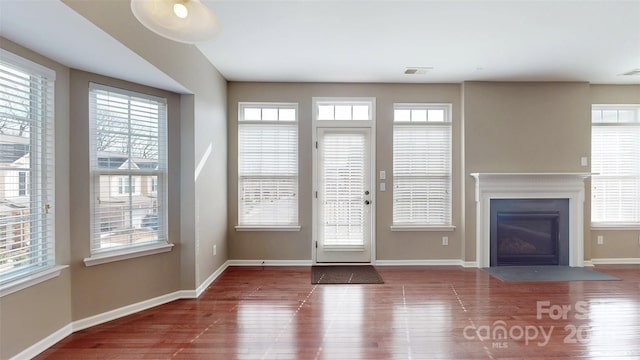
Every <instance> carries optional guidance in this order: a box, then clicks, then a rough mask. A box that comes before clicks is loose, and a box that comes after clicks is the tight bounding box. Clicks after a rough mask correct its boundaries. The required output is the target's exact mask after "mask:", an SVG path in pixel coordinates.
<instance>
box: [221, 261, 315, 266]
mask: <svg viewBox="0 0 640 360" xmlns="http://www.w3.org/2000/svg"><path fill="white" fill-rule="evenodd" d="M227 263H229V266H311V260H229V261H227Z"/></svg>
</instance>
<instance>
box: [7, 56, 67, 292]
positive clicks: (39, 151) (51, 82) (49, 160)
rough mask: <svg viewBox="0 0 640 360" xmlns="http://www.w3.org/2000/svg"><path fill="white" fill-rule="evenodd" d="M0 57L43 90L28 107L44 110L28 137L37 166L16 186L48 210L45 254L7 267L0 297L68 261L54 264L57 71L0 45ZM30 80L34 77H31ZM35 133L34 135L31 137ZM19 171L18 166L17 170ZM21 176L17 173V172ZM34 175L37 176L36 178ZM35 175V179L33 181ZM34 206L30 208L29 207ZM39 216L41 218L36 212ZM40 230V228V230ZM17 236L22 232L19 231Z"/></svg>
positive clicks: (43, 243) (44, 277) (54, 274)
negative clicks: (35, 104) (34, 260)
mask: <svg viewBox="0 0 640 360" xmlns="http://www.w3.org/2000/svg"><path fill="white" fill-rule="evenodd" d="M0 59H2V62H3V63H5V64H7V65H8V66H9V67H14V68H17V69H18V70H19V71H20V72H23V73H25V74H27V75H28V76H29V77H30V78H33V77H37V78H38V81H39V82H40V84H41V87H40V88H39V89H38V91H40V92H42V93H44V94H45V95H43V96H42V97H40V98H38V101H37V102H38V104H39V106H41V108H39V109H37V110H33V109H30V111H31V112H32V113H33V112H38V113H42V114H44V116H43V117H42V124H40V125H39V126H38V128H39V129H40V130H39V131H38V132H36V133H35V134H32V135H31V136H30V138H29V142H30V144H31V145H32V148H31V149H30V150H31V151H30V157H32V156H33V155H34V154H35V155H36V156H35V157H37V158H38V159H40V158H44V159H46V161H45V160H42V159H40V160H39V161H38V162H39V164H40V165H39V166H37V167H35V168H34V167H32V166H29V170H28V172H29V176H26V172H25V182H26V183H25V189H24V190H25V194H24V195H19V192H20V185H19V184H18V187H17V188H16V193H17V194H18V197H20V196H25V197H29V198H30V203H31V202H33V201H34V199H33V197H34V196H35V197H36V198H37V199H36V202H37V203H39V205H38V207H39V206H42V207H43V208H44V209H46V211H45V212H44V213H40V212H38V213H37V214H48V215H47V217H46V219H45V220H40V221H39V222H41V224H40V225H39V226H43V227H45V231H44V236H42V237H40V238H38V239H37V241H35V242H37V243H38V246H39V247H43V248H44V252H45V254H46V255H44V256H38V257H39V258H43V259H44V260H42V261H39V262H37V263H36V264H35V265H34V264H31V265H26V266H23V267H20V268H18V269H17V270H14V271H10V272H8V273H4V274H2V276H0V298H1V297H3V296H5V295H8V294H11V293H14V292H17V291H20V290H22V289H25V288H28V287H31V286H34V285H36V284H39V283H41V282H44V281H46V280H49V279H52V278H54V277H57V276H59V275H60V271H61V270H62V269H64V268H66V267H68V265H56V261H57V259H56V237H55V226H56V218H55V190H56V189H55V150H56V134H55V118H56V111H55V110H56V109H55V96H56V95H55V93H56V84H55V81H56V72H55V71H54V70H52V69H49V68H47V67H45V66H43V65H40V64H38V63H35V62H33V61H31V60H29V59H26V58H24V57H22V56H19V55H17V54H14V53H12V52H9V51H7V50H5V49H1V48H0ZM31 81H33V80H31ZM34 137H36V138H34ZM18 172H21V170H18ZM17 177H18V178H20V175H19V174H18V175H17ZM36 177H37V178H36ZM34 179H36V180H37V181H33V180H34ZM18 182H19V181H18ZM34 183H38V184H44V185H43V186H42V187H41V188H35V187H34ZM31 209H33V208H31ZM38 218H41V217H40V216H38ZM41 233H42V232H41ZM20 236H21V237H22V236H24V233H21V234H20Z"/></svg>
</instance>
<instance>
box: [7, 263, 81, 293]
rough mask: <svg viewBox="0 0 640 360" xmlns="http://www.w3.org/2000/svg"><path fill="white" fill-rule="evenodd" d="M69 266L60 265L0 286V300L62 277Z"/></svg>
mask: <svg viewBox="0 0 640 360" xmlns="http://www.w3.org/2000/svg"><path fill="white" fill-rule="evenodd" d="M68 267H69V265H58V266H53V267H51V268H48V269H46V270H41V271H38V272H34V273H32V274H29V275H27V276H23V277H19V278H17V279H16V280H13V281H11V282H9V283H6V284H4V285H2V286H0V298H2V297H3V296H6V295H9V294H13V293H14V292H17V291H20V290H23V289H26V288H28V287H31V286H34V285H37V284H40V283H41V282H45V281H47V280H50V279H53V278H56V277H58V276H60V272H62V270H64V269H66V268H68Z"/></svg>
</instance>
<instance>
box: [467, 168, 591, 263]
mask: <svg viewBox="0 0 640 360" xmlns="http://www.w3.org/2000/svg"><path fill="white" fill-rule="evenodd" d="M590 175H591V174H589V173H472V174H471V176H473V178H474V179H475V182H476V187H475V200H476V262H477V266H478V267H480V268H483V267H489V266H492V263H491V200H494V199H544V200H549V199H564V200H565V201H568V208H569V215H568V229H567V230H568V241H567V249H566V252H567V255H566V257H567V260H566V265H569V266H574V267H582V266H584V179H585V178H587V177H589V176H590ZM496 265H497V264H496ZM559 265H561V264H560V263H559Z"/></svg>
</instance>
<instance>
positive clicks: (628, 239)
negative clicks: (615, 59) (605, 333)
mask: <svg viewBox="0 0 640 360" xmlns="http://www.w3.org/2000/svg"><path fill="white" fill-rule="evenodd" d="M591 103H592V104H640V85H591ZM638 156H640V155H638ZM589 198H590V197H589ZM590 211H591V208H589V209H588V212H587V214H589V213H590ZM590 233H591V242H590V243H589V245H590V246H588V247H589V249H590V251H591V256H592V258H593V259H594V260H597V259H625V258H626V259H629V258H632V259H633V258H635V259H638V258H640V230H638V229H636V230H602V229H594V230H591V231H590ZM598 236H602V237H603V240H604V242H603V244H602V245H598V244H597V241H596V240H597V238H598Z"/></svg>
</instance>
